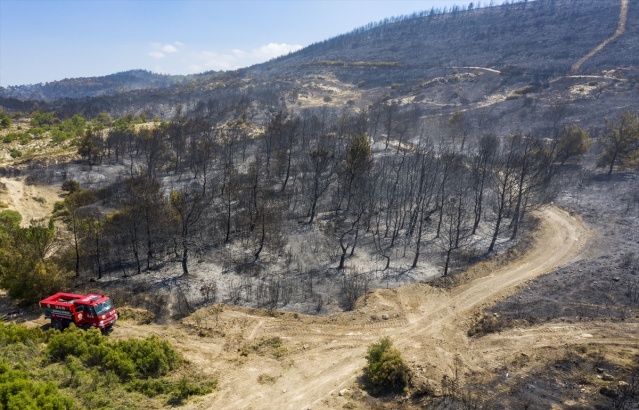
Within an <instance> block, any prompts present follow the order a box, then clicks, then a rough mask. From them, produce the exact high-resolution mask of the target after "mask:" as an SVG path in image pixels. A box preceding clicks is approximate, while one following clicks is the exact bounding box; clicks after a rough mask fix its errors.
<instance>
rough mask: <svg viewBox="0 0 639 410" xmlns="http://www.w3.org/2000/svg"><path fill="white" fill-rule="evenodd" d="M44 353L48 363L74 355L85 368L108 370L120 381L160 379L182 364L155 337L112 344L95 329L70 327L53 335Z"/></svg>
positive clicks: (162, 342)
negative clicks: (49, 359) (83, 329)
mask: <svg viewBox="0 0 639 410" xmlns="http://www.w3.org/2000/svg"><path fill="white" fill-rule="evenodd" d="M47 353H48V355H49V357H50V358H51V360H52V361H63V360H64V359H65V358H66V357H68V356H75V357H77V358H79V359H80V360H81V361H82V362H83V363H84V364H86V365H87V366H97V367H101V368H103V369H104V370H108V371H112V372H113V373H115V374H116V375H117V376H118V377H119V378H120V379H121V380H124V381H127V380H131V379H133V378H134V377H142V378H147V377H159V376H164V375H166V374H167V373H168V372H169V371H171V370H173V369H175V368H176V367H177V366H178V365H179V364H180V363H182V358H181V357H180V354H179V353H178V352H177V351H176V350H175V349H174V348H173V347H172V346H171V345H170V344H169V343H168V342H166V341H164V340H161V339H160V338H159V337H157V336H151V337H149V338H146V339H142V340H139V339H130V340H120V341H117V342H113V341H111V340H109V339H108V338H105V337H103V336H102V335H101V334H100V332H99V331H98V330H97V329H89V331H86V332H84V331H81V330H79V329H76V328H74V327H71V328H69V329H66V330H65V331H64V332H62V333H57V334H54V335H53V336H52V337H51V339H50V341H49V344H48V346H47Z"/></svg>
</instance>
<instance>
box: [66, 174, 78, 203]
mask: <svg viewBox="0 0 639 410" xmlns="http://www.w3.org/2000/svg"><path fill="white" fill-rule="evenodd" d="M62 190H63V191H65V192H68V193H70V194H72V193H74V192H77V191H79V190H80V183H79V182H78V181H76V180H73V179H66V180H64V182H62ZM63 206H64V204H63Z"/></svg>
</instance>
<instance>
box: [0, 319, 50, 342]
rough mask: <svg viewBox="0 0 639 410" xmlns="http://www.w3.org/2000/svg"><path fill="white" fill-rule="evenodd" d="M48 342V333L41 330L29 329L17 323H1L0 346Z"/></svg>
mask: <svg viewBox="0 0 639 410" xmlns="http://www.w3.org/2000/svg"><path fill="white" fill-rule="evenodd" d="M45 340H46V333H44V332H43V331H42V329H40V328H27V327H24V326H22V325H18V324H15V323H6V324H5V323H2V322H0V346H2V347H4V346H8V345H10V344H14V343H29V342H32V343H42V342H44V341H45Z"/></svg>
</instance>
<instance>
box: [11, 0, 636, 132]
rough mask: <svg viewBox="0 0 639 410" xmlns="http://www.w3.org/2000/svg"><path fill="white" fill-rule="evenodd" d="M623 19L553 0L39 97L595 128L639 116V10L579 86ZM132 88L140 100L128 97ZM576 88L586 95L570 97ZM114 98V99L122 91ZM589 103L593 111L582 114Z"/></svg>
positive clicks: (112, 107)
mask: <svg viewBox="0 0 639 410" xmlns="http://www.w3.org/2000/svg"><path fill="white" fill-rule="evenodd" d="M619 17H620V3H619V1H616V0H605V1H580V2H573V1H557V0H553V1H550V0H547V1H535V2H521V3H514V4H511V5H507V6H500V7H490V8H483V9H474V10H467V11H456V12H450V13H447V14H436V13H431V12H424V13H420V14H416V15H413V16H406V17H403V18H396V19H389V20H387V21H384V22H380V23H378V24H371V25H369V26H367V27H364V28H360V29H357V30H354V31H353V32H351V33H348V34H344V35H341V36H338V37H336V38H333V39H329V40H326V41H322V42H319V43H316V44H314V45H311V46H309V47H306V48H305V49H303V50H300V51H298V52H296V53H293V54H291V55H288V56H284V57H280V58H278V59H276V60H274V61H270V62H268V63H264V64H260V65H257V66H253V67H250V68H247V69H242V70H238V71H234V72H226V73H223V74H220V75H215V76H213V77H211V76H207V75H202V76H192V77H188V80H189V81H187V82H186V83H182V84H181V85H179V84H178V85H176V86H174V87H171V88H170V89H165V88H162V87H166V86H168V85H170V84H175V83H177V82H180V81H185V80H187V78H182V79H178V78H173V77H168V76H155V75H151V74H148V73H147V74H146V75H144V76H142V77H143V78H145V80H144V82H143V83H137V82H135V81H133V82H130V84H129V83H127V82H125V86H124V87H122V88H124V89H123V90H121V91H123V92H117V95H111V96H108V95H103V96H100V97H93V98H89V99H87V98H88V97H89V96H91V95H92V94H91V93H94V94H95V93H102V94H107V91H105V90H104V89H101V88H100V87H98V89H97V90H96V91H95V92H94V91H91V90H87V89H86V88H84V86H79V87H76V86H75V84H74V82H80V84H82V81H80V80H66V81H62V82H56V83H52V84H51V85H50V86H48V87H49V88H51V89H52V90H53V89H55V90H56V91H55V92H54V93H53V92H52V93H50V94H46V93H44V91H43V92H42V96H43V98H44V97H47V98H50V97H51V96H53V95H57V96H63V95H66V96H72V97H73V98H80V97H87V98H83V99H82V100H81V101H80V100H71V101H69V100H64V101H63V100H60V101H57V102H51V103H48V104H47V105H45V106H46V107H48V108H47V109H51V110H56V111H58V112H59V113H76V112H80V113H82V114H83V115H86V116H89V117H92V116H95V115H97V113H98V112H101V111H106V112H109V113H110V114H112V115H114V116H120V115H123V114H124V113H127V112H134V113H140V112H143V111H145V112H147V113H148V114H151V116H155V115H158V116H159V117H160V118H163V119H169V118H172V117H173V116H174V115H175V113H176V109H177V107H181V108H180V110H181V112H182V113H184V112H186V113H189V115H192V116H198V117H201V116H208V115H211V109H214V110H215V111H216V113H215V115H216V116H217V117H218V118H227V119H228V118H229V117H232V116H233V115H236V114H235V113H237V112H242V111H244V110H248V111H249V112H250V113H252V115H257V116H263V115H265V114H267V113H268V112H269V111H272V110H274V109H277V108H274V107H281V106H283V105H285V106H286V107H288V108H289V109H293V108H296V107H302V108H303V107H308V106H321V105H324V104H326V102H325V101H324V99H325V98H326V97H329V98H330V99H331V103H330V104H329V105H333V106H344V105H347V104H346V103H347V102H348V101H351V100H352V101H354V102H356V103H355V106H356V107H365V106H367V105H368V104H370V103H374V102H375V101H378V100H379V99H380V98H389V97H390V98H393V99H397V100H401V101H403V102H404V103H406V102H411V103H414V104H416V105H418V106H420V107H423V108H424V109H426V110H429V112H431V113H432V114H437V113H440V112H444V113H445V112H450V111H451V110H452V109H460V108H461V109H475V108H483V107H486V105H488V104H490V105H495V106H494V107H493V108H494V110H500V111H502V113H501V114H500V115H502V116H506V118H508V120H509V121H516V117H515V115H516V113H515V111H519V110H520V109H521V108H524V109H525V110H526V111H529V112H531V113H533V114H534V112H533V111H534V108H540V106H541V108H545V107H547V106H548V105H549V103H548V102H549V101H558V100H563V101H566V102H571V103H572V102H574V103H575V104H576V106H579V107H582V108H580V109H578V110H575V111H574V115H575V119H576V120H577V121H580V120H583V121H585V122H586V124H585V125H586V126H590V125H593V124H588V121H589V120H590V119H591V118H592V115H590V113H591V110H592V111H596V112H601V113H602V115H603V116H608V115H609V113H610V111H609V108H607V107H611V106H615V107H618V108H617V110H618V111H621V110H623V109H624V107H630V106H631V105H632V104H631V101H632V100H633V98H634V96H635V95H636V92H637V88H636V87H637V78H638V76H639V73H638V72H637V67H638V66H639V57H637V56H639V50H637V47H638V46H637V44H638V43H639V41H637V39H638V38H639V27H638V26H639V23H638V22H639V11H638V10H637V8H636V7H630V8H629V12H628V15H627V24H626V26H625V31H624V32H623V34H622V35H621V36H619V37H618V38H616V39H615V40H614V41H612V42H611V43H610V44H607V45H606V47H604V48H603V49H602V50H601V51H600V52H598V53H597V54H595V55H594V56H593V57H592V58H590V59H588V61H585V62H584V64H583V65H581V66H580V69H579V72H578V73H576V74H579V75H580V76H592V78H590V77H575V76H570V74H571V67H572V66H573V65H574V64H575V63H576V62H577V61H578V60H579V59H580V58H581V57H583V56H585V55H587V54H588V53H589V52H590V51H591V50H593V49H594V48H595V47H597V45H599V44H601V43H603V42H604V41H605V40H606V39H608V38H609V37H611V36H612V35H613V34H614V33H615V30H616V28H617V25H618V23H619ZM635 51H637V52H635ZM495 74H496V75H495ZM573 74H575V73H573ZM106 78H107V77H105V79H106ZM89 80H90V79H89ZM94 80H95V82H96V83H100V81H98V79H94ZM92 81H93V80H92ZM127 81H129V80H127ZM595 82H596V83H597V85H595V86H588V84H589V83H595ZM107 83H108V82H107ZM126 84H129V85H128V86H127V85H126ZM154 84H155V85H154ZM531 84H532V85H534V86H535V91H534V92H533V93H530V94H527V95H525V96H522V97H526V98H522V99H521V100H520V101H519V103H515V102H513V101H506V97H508V95H509V94H510V93H512V92H513V91H515V90H517V89H519V88H521V87H525V86H528V85H531ZM584 86H585V87H584ZM127 87H128V89H132V90H135V91H128V92H126V90H127ZM39 88H41V87H40V86H38V87H36V89H39ZM577 88H579V89H584V92H579V93H576V92H573V91H572V90H573V89H577ZM106 89H108V94H111V93H113V92H115V91H116V90H117V87H115V86H108V87H107V88H106ZM36 94H37V93H35V94H31V96H32V97H33V96H34V95H36ZM7 97H18V96H17V95H7V94H5V95H3V98H2V99H0V105H2V106H4V107H5V108H6V109H18V110H25V108H28V106H29V105H28V104H29V103H28V102H27V105H26V106H25V103H24V102H21V101H17V100H14V99H7ZM584 99H586V100H594V101H587V106H584V105H583V104H581V102H582V100H584ZM22 100H24V98H22ZM220 102H222V103H221V104H220ZM521 102H525V104H526V105H524V106H522V104H521ZM220 106H224V109H223V110H222V112H220ZM215 107H217V108H215ZM230 107H232V108H230ZM602 110H603V112H602ZM610 114H612V113H610ZM527 122H528V121H527Z"/></svg>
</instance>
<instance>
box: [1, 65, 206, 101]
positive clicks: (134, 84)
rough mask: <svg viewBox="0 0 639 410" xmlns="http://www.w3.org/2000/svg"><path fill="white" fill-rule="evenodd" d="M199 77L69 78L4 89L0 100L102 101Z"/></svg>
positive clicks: (142, 73)
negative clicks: (106, 98) (71, 99)
mask: <svg viewBox="0 0 639 410" xmlns="http://www.w3.org/2000/svg"><path fill="white" fill-rule="evenodd" d="M207 74H211V73H207ZM200 76H202V75H200ZM196 77H197V76H181V75H164V74H155V73H152V72H150V71H146V70H130V71H124V72H121V73H116V74H111V75H107V76H103V77H81V78H65V79H64V80H60V81H52V82H48V83H45V84H42V83H40V84H31V85H20V86H10V87H0V97H5V98H16V99H20V100H43V101H50V100H56V99H64V98H85V97H99V96H105V95H115V94H120V93H124V92H127V91H132V90H144V89H161V88H168V87H172V86H175V85H177V84H183V83H185V82H188V81H192V80H193V79H194V78H196Z"/></svg>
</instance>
